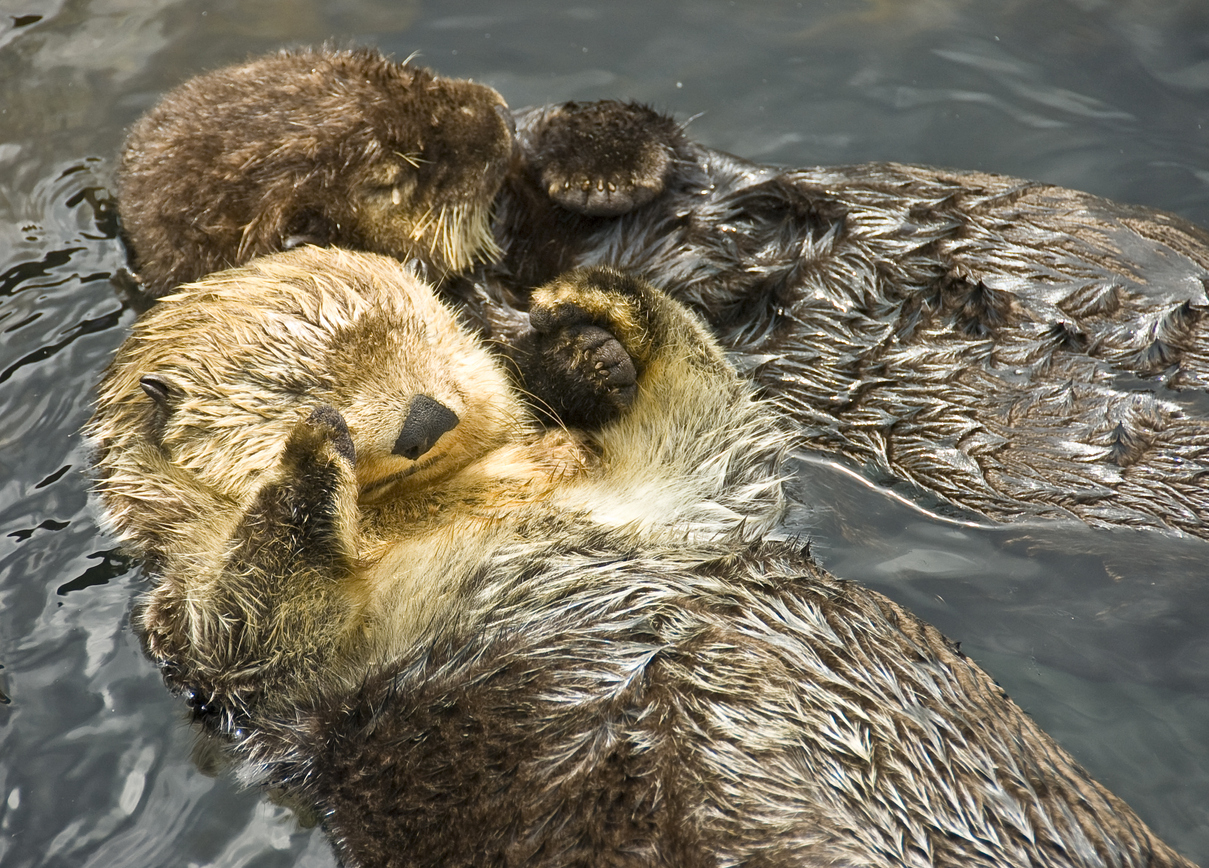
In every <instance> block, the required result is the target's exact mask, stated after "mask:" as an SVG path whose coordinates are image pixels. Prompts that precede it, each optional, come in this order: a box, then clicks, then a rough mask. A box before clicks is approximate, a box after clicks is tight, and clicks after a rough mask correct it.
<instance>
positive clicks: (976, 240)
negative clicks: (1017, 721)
mask: <svg viewBox="0 0 1209 868" xmlns="http://www.w3.org/2000/svg"><path fill="white" fill-rule="evenodd" d="M312 67H313V68H314V69H315V72H314V73H311V72H310V69H311V68H312ZM363 69H371V70H375V71H376V72H375V75H373V76H370V77H369V81H368V82H360V81H359V80H358V83H357V84H356V86H355V87H351V88H350V89H349V90H348V92H347V93H345V92H340V93H339V96H336V97H332V96H331V94H330V93H329V92H328V91H327V90H325V89H323V88H322V87H319V86H318V85H317V84H316V82H317V81H319V80H320V79H323V78H325V77H326V78H327V79H329V80H331V81H337V82H340V81H344V79H345V78H346V77H349V76H351V75H353V73H352V72H350V70H352V71H354V72H356V71H359V70H363ZM427 75H428V74H427V73H424V72H423V71H421V70H416V69H414V68H412V67H408V66H399V65H394V64H389V63H387V62H385V61H383V60H381V59H380V58H378V57H376V56H375V55H372V54H370V53H367V52H360V53H353V54H347V53H344V54H342V53H331V52H323V51H319V52H303V53H299V54H298V55H282V56H275V57H269V58H262V59H259V60H254V61H251V62H250V63H249V64H247V65H245V66H242V67H233V68H230V69H228V70H220V71H219V72H216V73H211V74H209V75H207V76H201V77H199V78H198V79H195V80H194V81H192V82H190V83H187V84H186V85H183V86H182V87H181V88H180V89H179V90H178V91H176V92H174V93H173V94H170V95H169V96H168V97H167V98H165V100H164V101H163V103H162V104H161V105H160V106H159V107H158V108H157V109H155V110H154V111H153V112H152V113H151V114H150V115H149V116H148V118H147V119H146V120H145V121H143V122H141V123H140V125H138V126H137V127H136V128H135V130H134V131H133V132H132V134H131V138H130V141H129V143H128V145H127V148H126V150H125V152H124V156H123V169H122V174H121V177H120V178H119V200H120V206H121V213H122V218H123V221H124V224H125V226H126V230H127V233H128V235H129V236H130V239H131V242H132V245H133V247H134V251H135V255H136V260H137V261H138V262H139V268H140V270H141V271H142V273H143V276H144V278H145V280H146V281H147V286H148V288H149V289H150V291H151V293H152V294H153V295H155V294H160V293H162V292H164V291H167V290H168V289H169V288H170V287H171V286H172V285H173V284H174V282H175V281H178V280H184V279H196V278H198V277H201V276H202V275H203V274H205V273H207V272H208V271H210V270H213V269H215V268H218V267H221V266H224V265H227V264H231V263H233V262H237V261H244V259H245V258H246V255H250V254H252V253H258V252H265V251H268V250H275V249H279V248H280V247H282V246H284V245H286V244H287V242H289V241H290V238H291V236H295V235H301V237H302V238H304V239H308V240H313V241H318V242H321V243H335V244H340V245H344V246H349V247H354V248H360V249H369V250H377V251H381V252H385V253H389V254H392V255H395V256H401V257H403V258H407V257H410V256H420V257H421V258H422V259H424V260H425V261H426V262H428V263H429V264H430V265H431V266H432V268H431V269H430V271H431V275H432V276H433V277H436V278H441V277H444V276H446V275H447V273H449V272H450V269H452V270H454V271H457V270H461V269H465V268H466V267H467V266H468V265H469V264H470V262H471V261H472V260H474V259H475V258H479V259H483V260H487V259H492V258H493V257H494V256H495V254H496V252H497V251H496V243H495V242H492V241H491V240H490V239H489V238H488V236H487V235H486V233H484V232H483V231H482V228H481V224H480V223H478V222H477V221H476V219H475V218H474V217H472V216H471V215H472V214H474V215H479V216H482V215H485V214H486V210H485V209H486V205H487V202H488V200H489V199H490V196H491V195H492V194H493V193H494V191H495V189H496V188H497V187H498V183H499V178H500V177H502V176H503V174H504V173H505V172H507V173H508V180H507V183H506V184H505V186H504V187H503V188H502V190H501V191H500V195H499V196H498V198H497V210H498V219H497V221H496V227H495V231H496V236H497V238H496V241H497V242H498V246H499V248H502V250H503V252H504V258H503V260H502V261H501V262H499V263H498V265H497V266H495V267H492V268H491V269H489V271H488V273H487V274H486V279H485V280H483V281H475V280H474V279H473V278H474V277H475V276H474V275H471V278H472V279H471V280H459V281H456V282H451V283H452V284H453V285H451V286H448V287H445V291H446V292H447V295H448V297H451V298H453V297H456V298H458V299H459V300H460V301H461V302H462V303H463V304H465V306H466V307H467V309H468V311H469V315H470V318H471V319H473V320H474V321H475V322H477V323H478V324H479V325H480V326H481V327H482V328H483V329H484V330H485V331H487V332H489V333H490V334H492V335H493V336H495V337H496V338H498V339H499V340H500V341H501V343H503V344H504V345H506V346H515V345H516V344H517V342H518V340H519V339H520V338H521V336H523V335H524V334H525V332H524V324H525V321H524V317H523V315H519V314H518V313H517V312H516V311H515V310H514V309H513V307H519V308H520V309H522V310H523V308H524V307H525V305H526V304H527V301H526V299H527V297H528V293H529V292H530V291H531V289H532V288H533V287H534V286H537V285H540V284H542V283H544V282H545V281H547V280H549V279H551V278H553V277H554V276H556V275H558V274H560V273H562V272H564V271H566V270H567V269H570V268H574V267H577V266H582V265H594V264H607V265H614V266H617V267H620V268H623V269H626V270H628V271H631V272H633V273H636V274H639V275H641V276H643V277H644V278H645V279H647V280H649V281H651V282H652V283H654V284H655V285H656V286H660V287H663V288H666V289H667V290H668V291H669V292H671V293H673V294H675V296H676V297H677V298H679V299H680V300H682V301H684V302H685V303H687V304H689V305H690V306H691V307H692V308H694V309H695V310H697V311H698V312H699V313H701V314H702V315H703V316H704V317H705V318H706V319H707V321H708V322H709V323H710V325H711V327H712V328H713V330H714V332H715V334H716V335H718V336H719V338H720V339H721V340H722V341H723V343H724V344H725V345H726V346H727V347H728V349H732V350H734V351H736V352H737V353H739V354H741V355H740V358H742V359H745V361H744V362H743V365H744V367H745V368H750V370H751V373H752V375H753V377H754V378H755V379H756V381H757V382H758V383H759V384H760V386H761V387H762V388H763V389H764V390H766V392H767V394H769V395H770V396H772V397H774V398H775V399H776V400H777V402H778V403H779V404H780V406H781V408H782V410H783V412H784V414H785V415H786V417H787V418H789V419H792V420H793V422H794V424H795V426H796V428H797V430H798V432H799V443H800V444H801V445H803V446H805V447H807V448H810V449H816V450H821V451H825V452H832V453H837V454H840V455H843V456H845V457H846V458H848V459H849V460H851V461H852V462H854V463H855V464H856V465H858V466H860V467H861V468H862V469H864V470H865V471H866V472H867V473H869V474H871V475H873V476H874V477H877V478H879V479H881V480H883V481H885V482H887V483H888V484H898V485H903V486H905V487H908V488H910V489H913V490H914V492H915V493H916V494H917V495H920V496H922V497H923V499H924V500H925V501H929V500H931V499H932V498H939V500H940V501H942V504H941V506H942V508H944V509H950V508H951V507H956V508H957V511H958V512H959V513H960V512H963V511H969V512H972V513H976V514H980V515H984V516H989V517H991V518H994V519H997V520H1002V521H1011V520H1018V519H1021V518H1024V519H1029V518H1037V517H1043V518H1067V517H1070V516H1074V517H1077V518H1079V519H1082V520H1084V521H1086V522H1089V523H1092V524H1104V525H1117V526H1130V527H1146V528H1163V529H1175V530H1179V531H1182V532H1184V533H1190V534H1194V535H1199V536H1204V535H1206V533H1209V531H1206V528H1209V494H1206V491H1207V489H1206V487H1205V486H1204V485H1203V476H1204V475H1205V474H1206V473H1209V460H1207V459H1206V457H1205V456H1206V455H1209V419H1207V418H1206V416H1205V414H1204V411H1203V402H1200V401H1199V395H1200V393H1202V392H1203V391H1204V389H1205V387H1206V384H1209V355H1207V354H1206V352H1205V350H1204V347H1205V346H1209V317H1207V316H1205V310H1206V308H1207V305H1209V299H1207V298H1206V296H1205V290H1204V282H1205V281H1206V280H1209V236H1207V235H1206V234H1205V233H1204V231H1202V230H1201V229H1199V228H1197V227H1194V226H1190V225H1189V224H1187V223H1185V222H1183V221H1181V220H1179V219H1178V218H1176V217H1173V216H1172V215H1167V214H1162V213H1159V212H1156V211H1152V210H1149V209H1145V208H1134V207H1130V206H1125V205H1120V204H1117V203H1113V202H1108V201H1105V200H1102V199H1098V198H1096V197H1094V196H1089V195H1086V194H1083V193H1079V192H1077V191H1073V190H1064V189H1061V188H1057V187H1051V186H1046V185H1041V184H1034V183H1030V182H1027V181H1022V180H1019V179H1014V178H1006V177H1002V176H996V175H988V174H984V173H979V172H957V171H945V170H940V169H931V168H926V167H919V166H902V165H896V164H870V165H862V166H848V167H838V168H813V169H802V170H784V169H777V168H772V167H766V166H758V165H755V164H752V163H748V162H745V161H743V160H740V159H736V158H734V157H731V156H729V155H727V154H722V153H719V152H716V151H712V150H710V149H708V148H704V147H702V146H700V145H697V144H695V143H694V142H692V141H690V140H689V139H687V138H686V137H685V136H684V135H683V132H682V131H681V129H680V128H679V126H678V125H677V124H676V123H675V122H674V121H673V120H672V119H671V118H669V117H666V116H664V115H660V114H659V113H657V112H654V111H652V110H651V109H649V108H645V107H642V106H636V105H626V104H623V103H618V102H612V101H606V102H600V103H568V104H564V105H559V106H546V107H542V108H538V109H532V110H528V111H524V112H521V113H519V114H518V118H517V119H518V133H517V148H516V153H515V155H514V156H513V154H512V151H511V150H509V147H508V146H507V145H506V140H507V139H508V137H507V133H506V129H505V127H504V126H503V125H502V122H501V121H500V120H499V119H498V118H497V117H496V116H495V114H494V112H495V109H496V108H498V107H500V106H501V105H502V102H501V101H499V98H498V96H497V95H495V94H494V92H493V91H490V90H489V89H487V88H482V87H479V86H476V85H471V84H469V83H465V82H453V81H449V80H445V79H439V78H437V79H431V80H430V79H426V78H425V76H427ZM412 76H415V77H416V81H431V84H430V86H429V87H428V88H427V89H424V88H419V89H417V88H416V87H414V86H412V85H411V84H408V82H411V80H412ZM266 79H268V80H269V81H270V83H269V84H266V83H265V80H266ZM400 92H401V93H402V94H403V95H402V97H401V98H396V99H386V98H385V95H387V94H390V93H400ZM430 93H431V94H436V98H437V100H438V105H439V108H434V109H433V113H434V118H435V117H436V116H437V115H439V117H440V118H441V120H440V121H439V123H438V124H437V126H435V127H431V126H430V123H429V120H428V118H427V116H426V115H424V112H423V111H422V110H420V108H422V106H423V105H425V104H426V103H424V100H423V99H422V98H421V96H420V95H418V94H430ZM425 98H427V97H425ZM458 100H462V101H464V103H465V105H464V106H463V107H464V108H466V109H468V110H469V114H459V112H458V111H457V101H458ZM366 104H370V105H377V106H379V108H375V109H372V110H370V109H366V108H365V107H364V106H365V105H366ZM382 105H385V106H388V109H381V110H380V107H381V106H382ZM270 106H271V107H273V108H274V109H275V110H276V111H277V112H284V113H287V114H290V113H293V114H296V115H298V116H299V117H304V118H306V122H305V123H301V124H300V125H289V126H283V125H282V123H281V121H280V115H279V114H277V113H262V114H258V115H257V120H256V121H255V123H252V122H250V121H245V120H244V119H242V118H241V116H240V115H241V112H244V111H247V110H249V109H251V108H255V109H257V110H260V109H263V108H266V107H270ZM413 109H416V111H413ZM379 115H380V116H381V117H379ZM383 125H385V126H387V127H390V128H391V132H389V133H388V134H384V133H379V132H376V130H378V129H379V127H381V126H383ZM466 125H470V129H467V128H466ZM299 130H305V131H306V132H299ZM245 131H246V133H245ZM417 131H418V132H420V133H423V134H424V135H425V136H427V137H428V138H427V140H426V141H427V142H428V144H426V145H425V147H426V148H427V149H428V150H426V156H425V157H424V159H425V160H427V161H428V162H423V163H421V165H420V166H419V167H418V168H415V169H413V167H411V166H410V165H407V164H406V161H405V160H404V161H402V162H400V161H399V159H398V158H397V157H392V156H391V155H392V153H393V152H395V151H401V152H402V153H404V154H408V153H411V152H409V151H408V150H407V148H414V147H418V145H414V144H406V143H407V142H409V141H411V137H414V134H415V133H416V132H417ZM432 136H435V139H434V138H432ZM386 139H390V140H391V141H394V142H403V143H404V144H402V145H399V144H391V145H385V144H382V142H384V141H385V140H386ZM367 142H369V144H367ZM429 150H430V151H431V153H429ZM384 159H386V160H387V162H390V160H391V159H393V160H394V162H393V163H391V166H392V167H393V168H388V169H384V168H383V163H382V161H383V160H384ZM510 160H511V161H510ZM384 172H397V173H398V174H399V175H400V177H403V178H405V179H406V180H407V183H409V184H413V187H407V189H408V190H411V191H412V192H414V194H415V195H414V197H412V196H411V194H409V195H408V196H407V197H403V202H402V205H401V207H400V208H398V209H394V210H392V209H390V208H387V209H385V210H383V209H382V208H381V207H379V206H380V205H382V203H383V202H384V201H386V200H385V198H384V196H385V193H383V192H381V191H383V190H385V189H386V188H385V187H381V188H379V192H378V193H374V192H373V189H374V187H373V185H374V184H376V183H378V182H376V181H372V183H370V184H369V186H368V187H367V186H366V182H367V179H371V176H376V175H381V174H383V173H384ZM426 172H428V173H435V172H448V173H450V175H451V177H452V178H455V179H456V178H462V179H463V180H462V181H461V182H457V183H453V184H452V185H451V186H444V185H442V184H441V183H439V182H438V180H437V176H436V175H427V174H424V173H426ZM480 176H481V177H482V179H483V183H482V184H481V185H476V184H477V179H478V178H479V177H480ZM471 181H474V182H475V183H470V182H471ZM194 184H200V185H202V186H201V187H194V186H193V185H194ZM404 186H405V187H406V184H405V185H404ZM436 190H440V191H441V192H440V193H437V194H432V195H430V193H432V191H436ZM425 196H427V197H428V198H424V197H425ZM375 202H377V203H378V204H377V205H374V204H373V203H375ZM434 202H439V203H442V204H445V205H448V206H449V207H448V209H447V210H446V211H445V212H444V217H443V218H442V219H441V220H439V221H438V222H437V223H436V224H434V225H430V226H428V227H427V228H420V229H417V228H416V220H418V219H419V217H420V216H421V215H422V214H428V213H437V212H438V211H439V208H438V207H437V206H436V205H434V204H432V203H434ZM346 203H347V204H348V205H349V207H350V208H352V210H351V211H349V212H347V213H345V212H341V211H340V210H339V209H340V208H341V207H343V206H344V204H346ZM457 203H462V204H464V205H466V209H467V210H465V211H463V212H458V211H457V210H456V207H457ZM476 203H477V204H476ZM311 218H315V219H314V221H312V222H314V224H315V225H313V226H311V227H310V228H309V229H308V228H307V226H306V225H303V224H306V223H307V222H308V220H311ZM294 220H297V221H298V222H299V223H300V226H299V228H290V224H291V221H294ZM409 221H410V222H409ZM332 226H336V227H338V228H339V229H340V231H339V232H335V231H332V230H331V229H330V227H332ZM245 227H248V228H247V229H246V230H245ZM265 227H267V230H266V231H265V232H262V231H261V230H262V228H265ZM325 227H327V228H325ZM437 235H449V236H451V237H455V238H460V239H461V241H459V243H458V244H457V245H455V246H456V247H457V248H458V249H459V250H460V251H461V252H460V253H458V254H456V255H454V254H451V253H444V254H442V253H440V252H439V251H437V252H435V253H434V252H432V250H431V249H430V248H431V245H432V244H434V243H435V240H436V236H437ZM417 239H419V240H417ZM426 245H427V246H426ZM439 246H440V245H438V247H439ZM520 351H521V353H522V354H523V353H524V352H526V351H527V350H526V348H524V347H521V348H520ZM1131 383H1132V384H1133V385H1130V384H1131ZM531 385H532V386H533V388H534V391H536V392H538V396H539V398H540V401H542V402H545V403H549V404H552V405H554V406H552V408H551V409H552V411H553V415H559V416H562V415H572V416H578V417H582V418H587V416H585V414H588V415H590V406H587V407H586V406H584V404H585V402H580V404H578V405H574V406H566V405H564V404H563V403H561V402H559V401H558V396H560V395H565V394H567V390H566V389H564V388H563V387H562V385H561V383H560V382H559V380H558V378H557V377H555V378H553V379H552V380H551V381H550V382H534V383H532V384H531ZM586 403H588V404H590V402H586ZM930 505H931V504H930Z"/></svg>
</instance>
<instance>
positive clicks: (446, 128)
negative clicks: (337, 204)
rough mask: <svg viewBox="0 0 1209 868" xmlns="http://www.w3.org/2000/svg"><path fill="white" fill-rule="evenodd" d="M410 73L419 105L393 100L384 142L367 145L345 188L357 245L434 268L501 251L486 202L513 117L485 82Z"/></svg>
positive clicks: (508, 145)
mask: <svg viewBox="0 0 1209 868" xmlns="http://www.w3.org/2000/svg"><path fill="white" fill-rule="evenodd" d="M419 78H420V77H418V81H417V83H416V84H413V85H412V88H413V90H415V89H420V90H422V91H423V92H424V94H425V99H423V100H419V99H417V102H420V103H422V104H423V105H422V108H423V111H422V112H419V113H418V112H416V111H403V110H402V106H401V105H400V106H399V109H400V110H399V112H398V115H397V116H395V117H391V118H388V119H387V121H388V123H387V124H386V129H384V130H381V131H380V132H379V135H380V139H381V140H382V142H383V144H381V145H380V146H379V147H377V148H373V149H370V150H372V151H373V153H372V154H371V153H369V150H367V152H366V155H365V156H366V158H365V163H364V165H363V166H361V167H357V168H356V175H357V177H356V179H355V180H356V186H355V187H354V188H353V189H350V190H349V198H350V201H351V202H352V203H353V204H354V213H353V215H352V218H351V219H352V221H353V223H354V225H355V226H356V230H357V232H358V233H359V234H360V235H361V236H362V237H363V238H364V247H365V249H367V250H376V251H378V252H382V253H388V254H390V255H393V256H395V257H396V258H400V259H406V258H407V257H408V256H418V257H419V258H420V259H421V261H423V262H425V263H426V264H428V265H429V266H430V267H432V268H434V269H435V270H436V271H437V273H436V274H433V275H432V276H433V277H434V278H437V277H441V276H443V274H444V273H446V272H459V271H464V270H466V269H468V268H470V267H471V266H472V265H473V264H474V263H475V262H479V261H486V260H488V259H494V258H496V257H498V256H499V255H500V250H499V248H498V247H497V246H496V243H495V238H494V236H493V235H492V232H491V203H492V201H493V200H494V198H495V195H496V193H498V192H499V189H500V187H501V186H502V184H503V181H504V175H505V173H506V171H507V169H508V166H509V163H510V159H511V155H512V148H513V126H512V116H511V114H510V113H509V112H508V108H507V106H506V105H505V104H504V101H503V98H502V97H500V95H499V94H498V93H496V92H495V91H494V90H492V89H490V88H488V87H484V86H483V85H478V84H475V83H473V82H469V81H459V80H453V79H442V78H431V79H428V80H427V81H424V80H419ZM413 108H414V107H413ZM419 114H427V116H426V117H424V116H417V115H419ZM379 155H380V158H379Z"/></svg>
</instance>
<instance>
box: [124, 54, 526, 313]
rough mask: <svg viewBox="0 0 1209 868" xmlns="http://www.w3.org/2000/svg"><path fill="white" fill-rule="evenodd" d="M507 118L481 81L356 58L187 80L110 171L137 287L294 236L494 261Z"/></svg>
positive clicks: (293, 58) (252, 65)
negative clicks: (494, 208)
mask: <svg viewBox="0 0 1209 868" xmlns="http://www.w3.org/2000/svg"><path fill="white" fill-rule="evenodd" d="M511 124H512V120H511V115H510V114H509V112H508V110H507V107H506V106H505V104H504V100H503V99H502V98H501V97H500V95H499V94H498V93H496V92H495V91H494V90H492V89H491V88H489V87H486V86H484V85H480V84H475V83H473V82H470V81H463V80H459V79H448V78H440V77H437V76H434V75H433V74H432V73H431V72H430V71H429V70H427V69H424V68H423V67H417V66H411V65H409V64H406V63H395V62H392V61H389V60H387V59H385V58H383V57H382V56H381V55H379V54H378V53H376V52H374V51H370V50H357V51H329V50H323V51H296V52H290V51H283V52H280V53H278V54H273V55H269V56H267V57H261V58H257V59H254V60H251V61H249V62H247V63H244V64H239V65H236V66H230V67H225V68H223V69H219V70H216V71H214V72H211V73H208V74H205V75H200V76H197V77H196V78H193V79H190V80H189V81H187V82H185V83H184V84H183V85H181V86H180V87H178V88H176V89H175V90H173V91H172V92H170V93H169V94H167V95H166V96H165V97H164V98H163V99H162V100H161V101H160V103H159V104H158V105H157V106H156V107H155V108H153V109H152V110H151V111H150V112H148V113H147V114H146V115H145V116H144V117H143V118H141V119H140V120H139V121H138V123H136V124H135V126H134V127H133V129H132V130H131V131H130V134H129V135H128V137H127V139H126V142H125V145H124V146H123V149H122V154H121V159H120V162H119V166H118V172H117V179H116V181H117V194H118V202H119V208H120V214H121V221H122V229H123V232H124V234H125V237H126V240H127V242H128V244H129V247H130V250H131V253H132V257H133V260H134V265H135V269H136V271H137V273H138V277H139V280H140V282H141V287H140V289H141V291H142V292H143V293H145V294H146V295H147V296H149V297H151V298H158V297H159V296H161V295H164V294H165V293H167V292H170V291H172V290H173V289H174V288H175V287H176V286H177V285H179V284H181V283H186V282H188V281H191V280H196V279H198V278H200V277H202V276H203V275H206V274H209V273H210V272H212V271H217V270H219V269H222V268H227V267H229V266H232V265H238V264H240V263H243V262H247V261H248V260H249V259H251V258H252V257H254V256H260V255H263V254H265V253H271V252H274V251H278V250H283V249H286V248H289V247H292V246H296V245H298V244H301V243H308V242H309V243H314V244H332V245H337V246H342V247H352V248H356V249H360V250H369V251H375V252H379V253H385V254H389V255H391V256H395V257H397V258H400V259H411V258H416V259H418V260H420V261H421V262H422V263H424V264H425V265H426V266H427V267H428V268H429V273H430V274H431V275H432V277H433V279H438V278H440V277H441V276H442V275H443V274H444V273H446V272H449V271H454V272H458V271H463V270H465V269H467V268H469V267H470V266H471V264H473V263H474V262H475V261H477V260H480V259H483V258H488V257H491V256H493V255H494V254H495V253H496V252H497V251H496V250H495V247H494V242H493V241H492V236H491V230H490V224H489V216H490V208H491V202H492V199H493V198H494V196H495V194H496V192H497V191H498V190H499V187H500V183H501V181H502V180H503V176H504V172H505V171H506V170H507V168H508V165H509V157H510V156H511V153H512V133H511Z"/></svg>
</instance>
